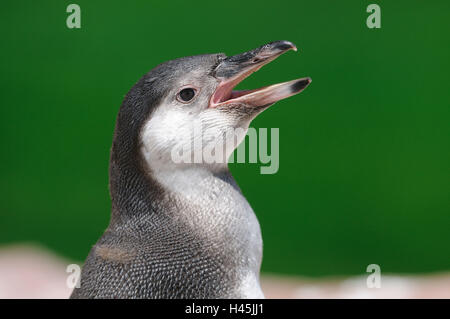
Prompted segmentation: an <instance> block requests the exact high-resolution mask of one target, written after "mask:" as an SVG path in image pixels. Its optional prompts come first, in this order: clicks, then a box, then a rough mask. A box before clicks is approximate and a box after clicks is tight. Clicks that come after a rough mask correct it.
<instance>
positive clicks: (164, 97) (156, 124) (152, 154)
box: [116, 41, 311, 170]
mask: <svg viewBox="0 0 450 319" xmlns="http://www.w3.org/2000/svg"><path fill="white" fill-rule="evenodd" d="M289 50H295V51H296V50H297V49H296V47H295V45H294V44H293V43H291V42H288V41H276V42H272V43H269V44H266V45H263V46H261V47H259V48H256V49H254V50H251V51H248V52H244V53H242V54H238V55H234V56H231V57H227V56H226V55H224V54H208V55H199V56H192V57H185V58H179V59H176V60H172V61H168V62H165V63H163V64H160V65H159V66H157V67H156V68H154V69H153V70H151V71H150V72H149V73H147V74H146V75H145V76H144V77H143V78H142V79H141V80H140V81H139V82H138V83H137V84H136V85H135V86H134V87H133V88H132V90H131V91H130V92H129V93H128V95H127V97H126V98H125V101H124V104H123V105H122V108H121V111H120V112H119V117H118V121H117V127H116V137H118V134H120V132H117V131H119V127H122V128H127V129H126V130H127V131H129V130H130V127H134V128H135V129H137V130H138V132H139V134H138V136H137V138H138V146H139V148H140V150H141V152H142V155H143V156H144V158H145V160H146V162H147V163H148V164H149V166H150V168H151V169H156V170H159V169H163V168H167V169H173V168H174V165H175V166H178V165H205V164H206V165H211V166H223V165H225V166H226V162H227V159H228V157H229V155H230V154H231V153H232V152H233V150H234V149H235V148H236V147H237V146H238V145H239V143H240V142H241V141H242V139H243V138H244V137H245V134H246V131H247V129H248V126H249V124H250V122H251V121H252V120H253V119H254V118H255V117H256V116H257V115H258V114H259V113H261V112H262V111H263V110H265V109H267V108H268V107H269V106H270V105H272V104H274V103H275V102H277V101H279V100H281V99H284V98H287V97H289V96H291V95H294V94H297V93H299V92H301V91H302V90H303V89H305V88H306V87H307V86H308V85H309V83H310V82H311V79H310V78H301V79H296V80H293V81H289V82H284V83H279V84H275V85H271V86H267V87H263V88H260V89H254V90H242V91H236V90H233V88H234V87H235V86H236V85H238V83H240V82H241V81H242V80H244V79H245V78H246V77H248V76H249V75H250V74H252V73H253V72H255V71H257V70H258V69H259V68H261V67H262V66H264V65H265V64H267V63H269V62H270V61H272V60H274V59H275V58H277V57H278V56H280V55H281V54H283V53H284V52H286V51H289ZM125 110H127V111H125ZM128 112H131V113H133V115H130V114H128ZM121 113H122V116H121ZM119 122H121V123H119ZM128 135H129V134H128ZM205 155H208V156H206V157H208V158H205Z"/></svg>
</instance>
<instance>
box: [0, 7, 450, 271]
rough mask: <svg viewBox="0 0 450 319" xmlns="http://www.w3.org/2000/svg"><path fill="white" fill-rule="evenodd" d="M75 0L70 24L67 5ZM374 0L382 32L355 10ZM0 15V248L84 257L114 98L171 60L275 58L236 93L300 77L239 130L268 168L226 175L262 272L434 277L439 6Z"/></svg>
mask: <svg viewBox="0 0 450 319" xmlns="http://www.w3.org/2000/svg"><path fill="white" fill-rule="evenodd" d="M72 2H75V3H77V4H79V5H80V6H81V19H82V21H81V23H82V27H81V29H79V30H76V29H68V28H67V27H66V17H67V16H68V13H66V7H67V5H68V4H70V3H72ZM373 2H375V3H378V4H379V5H380V6H381V19H382V22H381V23H382V27H381V29H368V28H367V26H366V18H367V16H368V15H369V14H368V13H366V7H367V5H368V4H370V3H373ZM1 6H2V9H1V13H0V34H1V42H2V49H1V50H0V71H1V78H0V90H1V109H0V139H1V166H0V176H1V180H0V193H1V202H0V243H1V244H7V243H14V242H24V241H26V242H38V243H41V244H43V245H45V246H47V247H49V248H51V249H53V250H55V251H56V252H58V253H60V254H62V255H63V256H67V257H69V258H72V259H75V260H83V259H84V257H85V256H86V254H87V253H88V251H89V249H90V248H91V246H92V245H93V244H94V243H95V242H96V240H97V238H98V237H99V236H100V235H101V234H102V232H103V231H104V229H105V228H106V226H107V224H108V221H109V213H110V200H109V195H108V160H109V149H110V144H111V140H112V134H113V128H114V122H115V117H116V114H117V111H118V108H119V106H120V104H121V102H122V99H123V97H124V95H125V94H126V93H127V91H128V90H129V89H130V88H131V86H132V85H133V84H134V83H135V82H136V81H137V80H138V79H139V78H140V77H141V76H142V75H143V74H144V73H146V72H147V71H148V70H150V69H151V68H153V67H154V66H156V65H157V64H159V63H161V62H163V61H166V60H170V59H173V58H177V57H181V56H187V55H195V54H203V53H216V52H225V53H227V54H228V55H232V54H236V53H240V52H242V51H246V50H249V49H252V48H254V47H257V46H259V45H261V44H264V43H267V42H270V41H273V40H290V41H292V42H294V43H295V44H296V45H297V46H298V48H299V51H300V53H298V52H297V53H294V52H289V53H287V54H286V55H284V56H282V57H281V58H280V59H278V60H277V61H275V62H273V63H271V64H270V65H268V66H266V67H264V68H263V69H262V70H261V71H259V72H258V73H257V74H255V75H254V76H252V77H250V78H249V79H247V80H246V81H244V82H243V83H242V85H240V86H239V87H242V88H256V87H258V86H263V85H267V84H271V83H276V82H282V81H287V80H291V79H294V78H298V77H303V76H310V77H311V78H312V79H313V82H312V84H311V85H310V86H309V87H308V88H307V89H306V90H305V91H304V92H303V93H301V94H300V95H298V96H295V97H292V98H289V99H288V100H284V101H281V102H279V103H278V104H276V105H275V106H273V107H272V108H271V109H270V110H268V111H266V112H264V113H263V114H262V115H261V116H260V117H258V118H257V119H256V120H255V121H254V122H253V126H254V127H256V128H260V127H268V128H271V127H276V128H277V127H278V128H280V169H279V172H278V173H277V174H275V175H260V174H259V167H260V165H257V164H233V165H232V166H231V170H232V171H233V174H234V176H235V178H236V180H237V181H238V183H239V184H240V186H241V188H242V189H243V191H244V193H245V195H246V197H247V199H248V200H249V202H250V203H251V205H252V206H253V208H254V210H255V212H256V214H257V216H258V217H259V220H260V223H261V228H262V233H263V237H264V260H263V271H264V272H276V273H284V274H297V275H304V276H324V275H347V274H361V273H364V272H365V269H366V266H367V265H368V264H371V263H376V264H379V265H380V266H381V270H382V271H383V272H401V273H412V272H434V271H446V270H450V256H449V253H450V249H449V246H450V235H449V233H450V232H449V228H450V209H449V207H450V203H449V190H450V185H449V165H448V164H449V161H450V156H449V155H450V151H449V140H450V139H449V136H450V134H449V133H450V132H449V122H450V121H449V120H450V112H449V106H450V98H449V82H450V81H449V71H450V68H449V65H450V62H449V61H450V45H449V43H450V41H449V30H450V22H449V21H450V2H449V1H411V0H408V1H379V0H378V1H298V0H297V1H291V2H287V1H280V0H277V1H271V2H265V1H258V2H251V1H226V2H217V1H203V2H192V1H120V2H119V1H117V2H115V1H87V0H83V1H81V0H77V1H75V0H73V1H61V0H58V1H56V0H55V1H5V2H3V3H2V5H1Z"/></svg>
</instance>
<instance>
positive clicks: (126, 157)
mask: <svg viewBox="0 0 450 319" xmlns="http://www.w3.org/2000/svg"><path fill="white" fill-rule="evenodd" d="M293 48H295V47H294V46H293V45H292V43H290V42H286V41H279V42H274V43H271V44H268V45H266V46H263V47H261V48H258V49H255V50H252V51H249V52H247V53H246V54H245V55H238V56H235V57H230V58H227V57H226V56H225V55H224V54H210V55H201V56H194V57H187V58H181V59H177V60H173V61H169V62H166V63H163V64H161V65H159V66H157V67H156V68H154V69H153V70H151V71H150V72H149V73H147V74H146V75H145V76H144V77H143V78H142V79H140V80H139V81H138V82H137V83H136V84H135V86H134V87H133V88H132V89H131V90H130V92H129V93H128V94H127V96H126V97H125V99H124V101H123V103H122V106H121V108H120V110H119V114H118V117H117V122H116V128H115V133H114V138H113V145H112V149H111V158H110V194H111V200H112V213H111V221H110V224H109V226H108V228H107V229H106V231H105V233H104V234H103V236H102V237H101V238H100V239H99V241H98V242H97V243H96V244H95V246H94V247H93V248H92V250H91V252H90V253H89V255H88V257H87V259H86V262H85V264H84V267H83V270H82V274H81V287H80V288H76V289H75V290H74V292H73V293H72V296H71V298H259V297H263V294H262V292H261V289H260V287H259V268H260V264H261V258H262V239H261V233H260V228H259V224H258V221H257V218H256V216H255V214H254V213H253V210H252V209H251V207H250V205H249V204H248V202H247V200H246V199H245V197H244V196H243V195H242V192H241V190H240V189H239V187H238V185H237V184H236V182H235V181H234V179H233V177H232V176H231V174H230V172H229V171H228V168H227V165H226V163H215V164H205V163H192V164H185V163H183V164H176V163H173V162H172V161H170V157H169V155H170V150H171V148H173V147H174V145H176V143H178V140H177V137H178V131H179V132H183V127H180V128H179V129H178V126H177V129H176V130H175V132H173V131H174V130H173V129H172V130H170V131H169V129H167V130H166V131H164V130H165V128H166V127H167V125H169V126H170V123H171V122H172V118H173V117H174V116H173V114H176V115H177V116H176V117H177V118H181V119H183V117H184V116H185V117H186V123H181V125H179V126H183V125H186V127H188V125H189V123H190V122H191V120H192V119H197V118H201V119H202V125H204V126H214V127H217V128H219V129H220V130H222V129H226V128H230V127H232V128H237V127H242V128H244V129H247V128H248V125H249V123H250V121H251V120H252V119H253V118H254V117H255V116H256V115H257V114H259V113H260V112H261V111H262V110H264V109H265V108H267V107H268V106H269V105H270V104H273V103H274V102H275V101H273V99H268V100H264V101H265V102H267V103H263V104H261V101H260V100H261V98H260V97H258V98H256V97H251V98H250V97H242V98H240V99H239V98H238V99H236V101H234V100H233V99H232V98H231V97H230V96H231V95H230V94H232V93H231V89H232V87H230V88H228V87H226V89H222V91H223V92H222V91H221V92H220V94H221V96H218V97H217V105H219V106H218V107H216V106H211V103H213V102H211V101H213V100H214V99H215V98H216V95H217V94H219V93H217V92H218V90H219V87H221V85H222V87H223V85H224V84H223V83H225V82H226V81H228V82H227V83H229V81H231V80H230V79H235V78H236V75H239V76H240V74H243V73H244V72H247V71H248V70H250V68H256V67H260V65H263V64H265V63H267V62H268V61H269V60H272V59H273V58H274V57H276V56H278V55H279V54H281V53H283V52H285V51H287V50H289V49H293ZM236 57H237V58H236ZM255 57H258V59H259V60H256V61H253V59H255ZM264 59H265V60H264ZM224 70H225V71H224ZM251 70H253V69H251ZM247 73H248V72H247ZM250 73H251V72H250ZM247 75H248V74H246V75H245V76H247ZM245 76H241V79H240V80H242V78H243V77H245ZM233 81H234V80H233ZM302 81H307V83H305V85H303V86H299V84H298V83H299V81H295V83H293V84H292V83H289V85H288V84H286V88H287V89H289V90H288V91H289V92H287V91H286V90H284V89H283V91H281V88H277V89H276V90H275V89H274V92H275V93H276V94H278V95H279V96H281V97H280V98H279V97H278V96H277V97H276V99H281V98H284V97H287V96H289V95H292V94H294V93H298V92H300V91H301V90H302V89H304V88H305V87H306V86H307V84H309V82H310V80H309V79H306V80H305V79H302ZM236 84H237V83H236ZM294 84H295V85H296V86H297V87H296V88H295V92H291V90H292V88H293V87H294ZM186 85H192V86H193V87H196V88H197V91H196V94H197V96H196V98H195V100H194V101H193V102H191V103H190V104H187V105H183V104H182V103H179V101H177V92H179V90H180V88H183V87H185V86H186ZM281 87H282V88H283V86H281ZM275 93H274V94H275ZM256 95H257V94H256ZM272 95H273V94H272ZM212 97H214V98H212ZM252 101H254V103H253V104H254V105H251V104H252ZM224 103H226V106H223V105H222V104H224ZM224 105H225V104H224ZM211 118H213V119H215V120H211ZM217 119H219V120H217ZM221 119H223V120H221ZM181 121H183V120H181ZM161 122H164V123H166V124H167V125H166V124H164V125H161V126H159V124H160V123H161ZM158 134H159V135H158ZM161 135H162V136H161Z"/></svg>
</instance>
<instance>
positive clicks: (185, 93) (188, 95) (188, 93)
mask: <svg viewBox="0 0 450 319" xmlns="http://www.w3.org/2000/svg"><path fill="white" fill-rule="evenodd" d="M194 96H195V89H193V88H185V89H182V90H181V91H180V92H179V93H178V95H177V98H178V100H179V101H180V102H183V103H186V102H189V101H191V100H192V99H193V98H194Z"/></svg>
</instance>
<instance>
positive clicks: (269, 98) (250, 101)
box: [209, 41, 311, 108]
mask: <svg viewBox="0 0 450 319" xmlns="http://www.w3.org/2000/svg"><path fill="white" fill-rule="evenodd" d="M289 50H294V51H297V47H296V46H295V45H294V44H293V43H292V42H289V41H276V42H271V43H268V44H266V45H263V46H261V47H259V48H256V49H254V50H251V51H248V52H244V53H241V54H238V55H234V56H231V57H227V58H225V59H224V60H222V61H221V62H220V63H219V65H218V66H217V67H216V69H215V70H214V76H215V77H216V78H217V79H218V80H219V81H220V82H219V85H218V86H217V88H216V90H215V92H214V94H213V95H212V97H211V101H210V105H209V107H211V108H215V107H220V106H223V105H227V104H228V105H229V104H245V105H247V106H250V107H261V106H269V105H271V104H273V103H275V102H277V101H279V100H281V99H285V98H288V97H290V96H292V95H294V94H297V93H300V92H301V91H303V90H304V89H305V88H306V87H307V86H308V85H309V83H311V79H310V78H309V77H306V78H301V79H296V80H292V81H289V82H284V83H279V84H274V85H270V86H266V87H262V88H259V89H255V90H242V91H234V90H233V88H234V87H236V85H238V84H239V83H240V82H242V81H243V80H244V79H245V78H246V77H248V76H249V75H250V74H252V73H253V72H256V71H258V70H259V69H260V68H261V67H263V66H264V65H266V64H267V63H269V62H271V61H273V60H275V59H276V58H277V57H279V56H280V55H281V54H283V53H285V52H287V51H289Z"/></svg>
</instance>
